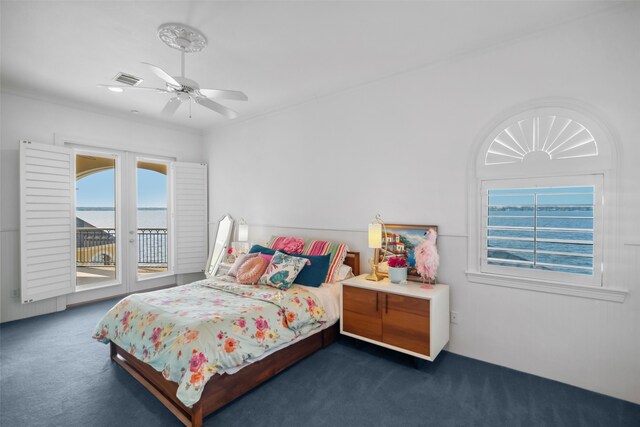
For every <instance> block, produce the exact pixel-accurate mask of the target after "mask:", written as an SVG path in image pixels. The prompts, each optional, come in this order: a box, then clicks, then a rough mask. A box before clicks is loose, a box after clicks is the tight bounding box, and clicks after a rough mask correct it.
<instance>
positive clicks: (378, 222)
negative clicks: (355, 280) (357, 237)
mask: <svg viewBox="0 0 640 427" xmlns="http://www.w3.org/2000/svg"><path fill="white" fill-rule="evenodd" d="M383 227H384V222H382V218H380V214H378V215H376V217H375V218H374V219H373V221H371V223H370V224H369V248H370V249H375V250H374V251H373V262H371V274H369V275H368V276H366V279H367V280H374V281H376V282H377V281H379V280H380V279H381V278H382V277H381V276H380V274H378V258H380V256H379V255H378V251H379V250H380V249H382V229H383ZM384 240H385V244H386V240H387V239H384ZM385 252H386V250H385Z"/></svg>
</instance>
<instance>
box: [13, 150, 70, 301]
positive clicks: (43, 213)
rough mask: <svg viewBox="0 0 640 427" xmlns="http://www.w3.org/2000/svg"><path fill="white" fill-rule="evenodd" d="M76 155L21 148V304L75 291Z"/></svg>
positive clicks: (68, 151)
mask: <svg viewBox="0 0 640 427" xmlns="http://www.w3.org/2000/svg"><path fill="white" fill-rule="evenodd" d="M74 190H75V156H74V154H73V152H72V151H71V150H69V149H68V148H63V147H59V146H53V145H46V144H36V143H32V142H30V141H22V143H21V144H20V254H21V301H22V303H23V304H24V303H28V302H32V301H38V300H42V299H46V298H52V297H56V296H60V295H65V294H68V293H71V292H73V291H74V290H75V259H76V257H75V240H74V239H75V206H74V198H75V195H74Z"/></svg>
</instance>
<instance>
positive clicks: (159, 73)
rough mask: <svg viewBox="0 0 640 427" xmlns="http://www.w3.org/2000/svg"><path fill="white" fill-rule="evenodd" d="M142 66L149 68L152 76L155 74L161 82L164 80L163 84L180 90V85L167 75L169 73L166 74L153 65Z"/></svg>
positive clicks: (146, 63) (145, 63)
mask: <svg viewBox="0 0 640 427" xmlns="http://www.w3.org/2000/svg"><path fill="white" fill-rule="evenodd" d="M143 64H144V65H146V66H148V67H149V68H151V71H153V74H155V75H156V76H158V77H160V78H161V79H162V80H164V81H165V82H167V83H169V84H170V85H171V86H175V87H177V88H181V87H182V85H181V84H180V83H178V81H177V80H176V79H174V78H173V77H171V76H170V75H169V73H167V72H166V71H165V70H163V69H162V68H160V67H157V66H155V65H153V64H149V63H148V62H143Z"/></svg>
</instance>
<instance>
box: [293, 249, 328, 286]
mask: <svg viewBox="0 0 640 427" xmlns="http://www.w3.org/2000/svg"><path fill="white" fill-rule="evenodd" d="M298 258H305V259H308V260H309V262H307V265H306V266H305V267H304V268H303V269H302V271H301V272H300V273H299V274H298V277H296V280H295V282H296V283H298V284H299V285H305V286H312V287H314V288H317V287H319V286H320V285H322V284H323V283H324V280H325V279H326V278H327V272H328V271H329V264H330V263H331V254H328V255H298Z"/></svg>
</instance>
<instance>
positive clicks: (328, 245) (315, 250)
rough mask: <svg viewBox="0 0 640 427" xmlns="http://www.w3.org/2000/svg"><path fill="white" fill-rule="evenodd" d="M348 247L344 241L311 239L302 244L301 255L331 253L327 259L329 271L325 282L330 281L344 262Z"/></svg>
mask: <svg viewBox="0 0 640 427" xmlns="http://www.w3.org/2000/svg"><path fill="white" fill-rule="evenodd" d="M348 250H349V248H348V247H347V245H345V244H344V243H335V242H327V241H324V240H312V241H310V242H307V243H306V244H305V245H304V250H303V251H302V255H327V254H329V255H331V257H330V261H329V271H328V272H327V278H326V279H325V282H326V283H331V282H332V281H333V278H334V276H335V273H336V272H337V271H338V268H340V266H341V265H342V264H344V259H345V258H346V257H347V251H348Z"/></svg>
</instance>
